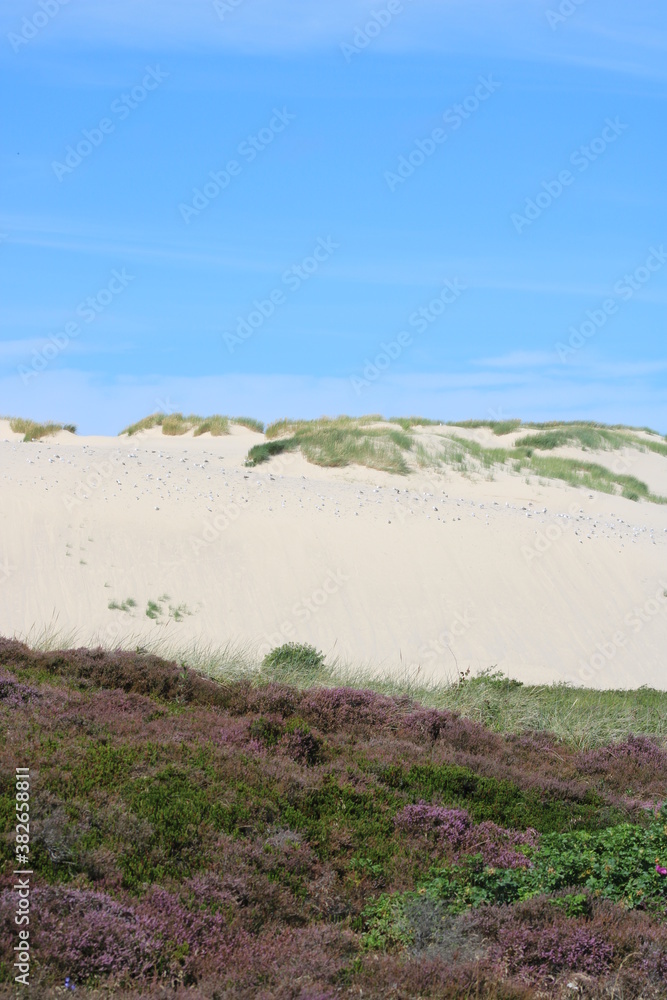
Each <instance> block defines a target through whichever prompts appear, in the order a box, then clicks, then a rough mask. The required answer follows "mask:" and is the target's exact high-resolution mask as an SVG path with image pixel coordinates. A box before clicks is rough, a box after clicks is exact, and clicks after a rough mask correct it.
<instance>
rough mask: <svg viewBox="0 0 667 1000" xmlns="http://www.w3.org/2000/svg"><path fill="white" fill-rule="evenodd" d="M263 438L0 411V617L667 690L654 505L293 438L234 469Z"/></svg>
mask: <svg viewBox="0 0 667 1000" xmlns="http://www.w3.org/2000/svg"><path fill="white" fill-rule="evenodd" d="M456 432H457V433H461V434H463V433H468V434H471V435H474V436H476V438H477V440H479V441H480V442H482V443H485V444H486V443H488V444H491V443H492V441H493V443H495V444H497V443H498V439H497V438H495V439H493V438H492V436H491V435H488V436H489V440H488V441H487V437H486V435H487V433H488V432H486V431H484V430H480V431H474V432H472V431H471V432H463V431H461V430H460V429H456ZM425 433H426V432H425ZM261 440H263V438H262V436H261V435H259V434H254V433H252V432H250V431H248V430H246V429H245V428H242V427H234V428H233V432H232V434H231V435H229V436H227V437H218V438H212V437H210V436H209V435H202V436H201V437H198V438H194V437H192V435H191V434H188V435H185V436H183V437H165V436H163V435H162V433H161V430H160V428H155V429H153V430H151V431H146V432H142V433H140V434H138V435H136V436H135V437H132V438H127V437H121V438H83V437H81V438H80V437H75V436H73V435H71V434H69V433H66V432H61V433H60V434H59V435H57V436H56V437H54V438H50V439H46V440H45V441H43V442H32V443H23V442H22V441H21V440H20V436H19V435H14V434H12V433H11V431H10V430H9V427H8V425H7V424H6V423H3V422H0V634H3V635H18V636H25V635H27V634H30V633H32V634H33V635H34V634H35V630H36V629H39V628H42V627H47V626H52V627H56V628H58V629H62V630H64V631H65V632H67V631H70V630H76V631H77V636H78V640H79V642H81V643H88V642H90V641H96V640H100V641H102V642H104V643H106V644H109V643H115V642H117V641H119V640H122V639H126V638H127V637H128V636H130V635H133V636H139V635H141V636H145V637H149V638H151V639H155V638H156V637H159V638H161V639H164V640H166V641H168V642H171V643H173V644H174V645H175V646H183V647H186V646H188V645H189V644H191V643H192V642H193V641H194V640H203V641H205V642H206V643H213V644H224V643H227V642H229V641H231V642H243V643H251V644H253V645H254V646H255V647H256V649H257V650H259V651H261V652H265V651H266V650H267V649H268V648H270V647H271V646H273V645H277V644H279V643H281V642H284V641H288V640H291V639H294V640H296V641H302V642H306V641H307V642H312V643H314V644H315V645H317V646H318V647H319V648H321V649H323V650H324V651H325V652H326V653H327V654H329V655H339V656H341V657H343V658H344V659H348V660H350V661H353V662H354V663H356V664H361V663H372V664H374V665H375V666H378V667H382V668H385V669H388V670H392V671H394V670H395V671H402V670H404V669H405V667H406V666H407V667H410V668H413V669H416V667H417V666H420V667H421V672H422V675H427V676H432V675H435V676H438V677H445V676H450V677H451V676H455V675H456V673H457V671H458V670H465V669H467V668H468V667H470V668H471V669H472V671H473V672H476V671H478V670H480V669H485V668H488V667H496V668H497V669H499V670H502V671H504V672H505V673H507V674H509V675H510V676H512V677H517V678H519V679H521V680H524V681H527V682H532V683H535V682H545V683H546V682H551V681H559V680H563V681H570V682H572V683H574V684H583V683H586V684H588V685H590V686H595V687H601V688H611V687H624V688H625V687H637V686H639V685H642V684H647V685H651V686H654V687H658V688H662V689H667V669H666V667H667V652H666V651H667V597H665V596H664V592H665V591H667V506H658V505H655V504H649V503H634V502H632V501H630V500H624V499H621V498H619V497H615V496H609V495H605V494H597V493H596V494H590V493H589V492H587V491H584V490H581V489H574V488H571V487H569V486H567V485H566V484H564V483H559V482H550V483H548V484H547V485H540V484H539V483H538V482H537V480H535V479H531V481H530V483H527V482H526V481H525V478H524V477H522V476H516V475H512V474H510V473H508V472H503V471H495V472H494V477H493V480H492V481H489V480H487V479H485V478H482V477H477V478H473V479H470V478H465V477H463V476H461V475H459V474H457V473H455V472H453V471H452V470H447V471H445V472H444V473H435V472H434V473H415V474H413V475H410V476H408V477H405V476H392V475H388V474H385V473H379V472H373V471H371V470H368V469H362V468H357V467H355V468H347V469H342V470H333V469H322V468H318V467H315V466H313V465H309V464H308V463H307V462H306V461H305V460H304V459H303V458H302V457H301V456H300V455H295V454H292V455H287V456H285V457H281V458H279V459H274V460H272V461H271V462H270V463H269V464H266V465H263V466H260V467H258V468H257V469H247V468H245V467H244V464H243V463H244V458H245V455H246V453H247V450H248V448H249V447H250V446H251V445H252V444H255V443H257V442H259V441H261ZM502 443H503V444H506V443H511V439H507V438H505V439H503V442H502ZM561 453H562V454H573V455H577V454H582V453H578V452H576V451H575V450H574V449H567V450H566V449H561ZM585 458H586V459H587V460H589V461H590V460H594V461H597V462H599V463H601V464H607V465H609V466H612V467H613V463H615V462H618V461H619V459H622V460H623V461H624V462H625V464H626V466H627V467H624V468H623V470H622V471H624V472H628V473H630V474H632V475H636V476H638V477H639V478H641V479H644V480H645V481H647V482H648V483H649V485H650V486H651V488H652V489H653V490H654V491H656V492H659V493H664V494H667V459H665V458H663V457H661V456H659V455H655V454H653V453H645V452H639V451H635V450H632V449H627V450H625V451H624V452H606V453H600V454H594V455H593V454H592V453H590V452H587V453H585ZM128 599H131V600H132V601H134V602H136V603H135V604H134V605H132V604H128V603H127V602H128ZM114 602H115V603H116V604H118V605H121V607H120V608H117V609H113V608H109V604H110V603H114ZM149 602H153V604H154V608H153V611H152V613H153V614H154V615H156V617H154V618H151V617H148V616H147V615H146V610H147V609H149V610H150V605H149ZM123 606H124V608H125V610H123Z"/></svg>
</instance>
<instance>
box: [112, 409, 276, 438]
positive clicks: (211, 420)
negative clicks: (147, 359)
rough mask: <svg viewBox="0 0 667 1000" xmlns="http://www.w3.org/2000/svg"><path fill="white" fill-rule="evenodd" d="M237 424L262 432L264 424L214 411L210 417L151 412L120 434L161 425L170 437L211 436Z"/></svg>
mask: <svg viewBox="0 0 667 1000" xmlns="http://www.w3.org/2000/svg"><path fill="white" fill-rule="evenodd" d="M231 424H237V425H238V426H241V427H247V428H248V429H249V430H253V431H257V432H258V433H260V434H261V433H262V432H263V430H264V424H263V423H262V422H261V421H260V420H255V419H254V418H253V417H226V416H221V415H220V414H218V413H216V414H213V415H212V416H210V417H199V416H197V415H196V414H194V413H191V414H189V415H188V416H184V415H183V414H182V413H152V414H151V415H150V416H149V417H144V418H143V419H142V420H138V421H137V422H136V423H134V424H130V425H129V427H126V428H125V429H124V430H122V431H121V432H120V433H121V434H127V435H128V437H131V436H132V435H133V434H138V433H139V431H147V430H150V429H151V428H152V427H161V428H162V433H163V434H166V435H168V436H170V437H177V436H180V435H181V434H187V432H188V431H194V436H195V437H198V436H199V435H201V434H211V436H212V437H221V436H222V435H225V434H229V433H230V425H231Z"/></svg>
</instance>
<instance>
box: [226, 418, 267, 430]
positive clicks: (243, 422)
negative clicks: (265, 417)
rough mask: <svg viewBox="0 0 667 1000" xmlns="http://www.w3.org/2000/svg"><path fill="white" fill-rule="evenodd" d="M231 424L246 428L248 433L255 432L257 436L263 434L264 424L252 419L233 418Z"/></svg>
mask: <svg viewBox="0 0 667 1000" xmlns="http://www.w3.org/2000/svg"><path fill="white" fill-rule="evenodd" d="M232 423H233V424H238V426H239V427H247V428H248V430H249V431H255V432H256V433H257V434H263V433H264V424H263V423H262V421H261V420H255V418H254V417H234V419H233V420H232Z"/></svg>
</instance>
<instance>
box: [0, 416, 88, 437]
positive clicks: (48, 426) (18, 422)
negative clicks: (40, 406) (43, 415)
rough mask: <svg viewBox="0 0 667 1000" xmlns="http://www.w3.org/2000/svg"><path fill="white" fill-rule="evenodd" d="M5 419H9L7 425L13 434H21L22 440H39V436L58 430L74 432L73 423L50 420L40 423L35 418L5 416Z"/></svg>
mask: <svg viewBox="0 0 667 1000" xmlns="http://www.w3.org/2000/svg"><path fill="white" fill-rule="evenodd" d="M5 419H8V420H9V426H10V428H11V430H12V431H13V432H14V434H23V440H24V441H39V440H40V439H41V438H44V437H51V435H53V434H57V433H58V431H69V432H70V434H76V426H75V425H74V424H56V423H52V422H51V421H49V422H48V423H45V424H40V423H38V422H37V421H35V420H24V419H23V418H22V417H7V418H5Z"/></svg>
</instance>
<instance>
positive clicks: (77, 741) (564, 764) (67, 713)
mask: <svg viewBox="0 0 667 1000" xmlns="http://www.w3.org/2000/svg"><path fill="white" fill-rule="evenodd" d="M306 653H307V654H308V655H306ZM301 654H303V655H301ZM290 655H293V656H294V657H296V658H297V659H298V658H299V656H300V655H301V660H300V661H299V662H300V663H305V664H306V667H307V669H308V670H309V671H313V670H319V669H320V666H321V664H320V661H319V660H317V662H316V659H317V656H316V651H312V650H306V651H305V652H304V651H303V650H299V647H290V648H289V649H288V650H287V651H283V652H282V653H274V655H273V657H272V659H270V662H268V663H267V670H266V671H265V672H264V673H263V674H262V673H260V674H259V675H258V680H257V681H256V682H255V683H253V682H251V681H250V680H238V679H237V680H235V681H228V682H226V683H216V682H214V681H211V680H208V679H205V678H203V677H200V676H199V675H197V674H195V673H193V672H191V671H189V670H187V669H185V668H184V667H183V666H181V665H178V664H176V663H169V662H165V661H162V660H159V659H158V658H157V657H153V656H147V655H142V654H140V653H127V652H125V653H123V652H112V653H105V652H102V651H101V650H92V651H91V650H87V649H78V650H68V651H52V652H42V653H38V652H34V651H32V650H30V649H28V648H27V647H26V646H23V645H21V644H20V643H17V642H13V641H9V640H0V726H1V729H0V815H1V816H2V823H3V833H4V836H3V842H2V844H3V854H4V857H3V861H4V874H3V885H2V887H1V892H0V977H1V980H2V982H4V983H5V984H6V987H5V989H6V993H7V995H11V996H13V995H14V987H13V985H12V978H13V971H12V962H13V960H14V959H13V954H14V953H13V950H12V949H13V947H14V945H15V943H16V933H15V926H14V924H13V918H14V912H15V910H16V896H15V893H14V892H13V890H12V885H13V883H14V876H13V875H12V871H13V868H14V838H13V829H14V824H15V819H14V772H15V768H16V767H17V766H29V767H30V768H31V807H30V825H31V855H30V862H31V867H32V870H33V872H34V874H33V876H32V897H31V906H32V913H33V914H34V916H35V920H34V924H31V947H32V948H33V952H32V955H33V965H32V976H33V981H34V983H36V984H38V986H39V989H40V990H41V991H42V993H41V995H43V996H54V997H55V996H56V995H59V992H58V991H60V992H62V989H63V984H64V982H65V977H70V984H71V983H74V984H75V985H76V988H77V991H78V993H79V995H82V996H84V997H85V996H87V995H90V996H93V995H96V996H100V995H107V994H109V992H111V993H113V995H114V996H121V995H125V994H127V995H137V994H141V993H145V994H147V995H153V996H155V997H157V996H163V995H165V992H164V991H165V990H166V989H168V990H169V991H170V993H172V994H178V993H179V992H180V991H181V990H182V991H183V996H185V995H186V994H187V996H189V997H193V998H198V997H201V998H204V997H207V998H210V1000H213V998H214V997H217V998H218V1000H222V998H225V1000H232V998H233V1000H236V998H248V1000H249V998H251V997H252V998H253V1000H254V998H260V1000H268V998H285V1000H288V998H289V1000H334V998H337V997H344V998H351V997H358V996H361V995H363V996H365V997H371V998H377V1000H380V998H385V997H398V998H405V1000H408V998H421V997H434V998H435V997H438V998H442V997H445V998H447V997H449V998H454V997H465V996H469V997H484V998H492V997H493V998H496V1000H498V998H505V1000H509V998H516V1000H519V998H524V1000H528V998H537V997H543V996H551V997H561V996H564V995H570V994H574V995H577V996H589V997H610V998H611V997H612V996H621V995H622V996H623V997H624V998H639V997H643V998H645V1000H646V998H658V997H663V996H664V979H665V976H666V975H667V922H666V920H665V908H666V906H667V813H666V812H665V810H663V811H662V812H660V808H659V804H660V803H661V802H662V800H663V799H664V797H665V785H666V780H665V774H666V766H667V753H666V751H665V748H664V746H663V744H662V743H661V742H660V741H659V740H658V739H655V738H650V737H647V736H637V735H628V736H626V737H625V738H624V739H623V740H622V741H620V742H617V743H616V744H614V745H610V746H601V747H597V748H595V749H591V750H587V751H583V752H582V751H581V750H578V749H577V748H576V746H573V745H570V744H567V743H562V742H560V743H559V742H558V741H557V740H556V739H555V738H554V737H551V736H549V735H548V734H545V733H534V732H524V733H520V734H514V735H503V734H501V733H498V732H492V731H490V730H488V729H486V728H484V727H483V726H481V725H479V724H477V723H475V722H472V721H470V720H467V719H464V718H462V717H461V716H459V715H457V714H456V713H454V712H451V711H447V710H442V709H440V710H438V709H433V708H426V707H424V706H422V705H420V704H418V703H415V702H413V701H412V700H410V699H409V698H408V697H407V696H395V697H387V696H385V695H382V694H379V693H376V692H373V691H370V690H360V689H355V688H346V687H310V688H303V689H300V690H299V689H297V688H295V687H292V686H288V685H286V684H283V683H277V682H276V681H275V680H269V681H267V680H266V677H267V676H268V671H269V669H270V668H271V669H273V668H276V669H279V670H280V671H283V672H288V669H289V664H288V663H287V662H286V661H287V660H288V659H289V657H290ZM262 677H264V678H265V679H264V681H262ZM663 872H665V873H666V874H663ZM568 983H574V984H575V985H576V986H577V991H578V992H576V993H574V990H573V989H572V988H570V987H568ZM568 990H569V992H568ZM613 990H616V993H614V992H613ZM621 991H622V992H621Z"/></svg>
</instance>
